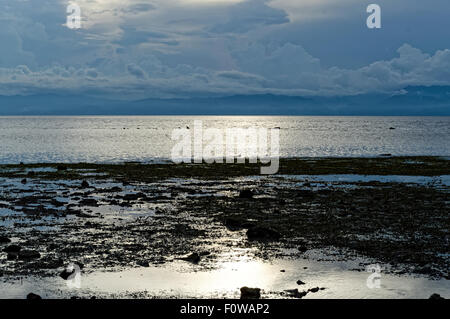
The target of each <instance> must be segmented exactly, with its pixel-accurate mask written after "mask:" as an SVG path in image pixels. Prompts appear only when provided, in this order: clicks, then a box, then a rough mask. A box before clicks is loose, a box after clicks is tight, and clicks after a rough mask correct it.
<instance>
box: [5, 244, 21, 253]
mask: <svg viewBox="0 0 450 319" xmlns="http://www.w3.org/2000/svg"><path fill="white" fill-rule="evenodd" d="M21 249H22V247H20V246H18V245H10V246H8V247H6V248H5V249H3V251H4V252H5V253H18V252H19V251H20V250H21Z"/></svg>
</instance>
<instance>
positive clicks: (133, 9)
mask: <svg viewBox="0 0 450 319" xmlns="http://www.w3.org/2000/svg"><path fill="white" fill-rule="evenodd" d="M155 9H156V6H155V5H154V4H152V3H136V4H132V5H130V6H128V7H126V8H123V9H122V12H125V13H142V12H146V11H151V10H155Z"/></svg>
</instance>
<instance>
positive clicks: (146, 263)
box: [136, 260, 150, 268]
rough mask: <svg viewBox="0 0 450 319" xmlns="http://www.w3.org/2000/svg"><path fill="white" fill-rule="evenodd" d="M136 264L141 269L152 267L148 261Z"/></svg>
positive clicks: (140, 261)
mask: <svg viewBox="0 0 450 319" xmlns="http://www.w3.org/2000/svg"><path fill="white" fill-rule="evenodd" d="M136 264H137V265H138V266H141V267H146V268H148V267H150V264H149V263H148V261H145V260H139V261H138V262H137V263H136Z"/></svg>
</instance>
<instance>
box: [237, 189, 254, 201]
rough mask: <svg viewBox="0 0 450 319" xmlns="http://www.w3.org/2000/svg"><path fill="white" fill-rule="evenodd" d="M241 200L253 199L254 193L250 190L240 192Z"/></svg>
mask: <svg viewBox="0 0 450 319" xmlns="http://www.w3.org/2000/svg"><path fill="white" fill-rule="evenodd" d="M239 198H247V199H249V198H253V192H252V191H251V190H250V189H244V190H242V191H240V193H239Z"/></svg>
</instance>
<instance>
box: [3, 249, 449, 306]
mask: <svg viewBox="0 0 450 319" xmlns="http://www.w3.org/2000/svg"><path fill="white" fill-rule="evenodd" d="M349 267H351V264H350V263H349V262H333V263H330V262H320V263H319V262H315V261H310V260H285V259H281V260H276V261H275V262H272V263H268V262H262V261H256V260H249V259H247V258H246V257H243V258H242V259H241V260H239V261H237V262H225V263H223V264H222V265H221V266H220V267H218V268H217V269H215V270H211V271H199V268H198V266H195V265H191V264H188V263H185V262H181V261H177V262H173V263H171V264H170V265H164V266H162V267H149V268H135V269H128V270H122V271H115V272H113V271H110V272H93V273H91V274H87V275H83V277H82V288H81V289H73V288H69V287H67V285H66V283H65V281H64V280H62V279H61V278H59V277H57V278H46V279H41V278H33V277H29V278H27V279H24V280H23V281H22V280H13V281H8V282H7V283H1V284H0V286H1V293H0V298H24V296H26V295H27V294H28V293H29V292H34V293H40V294H41V295H42V296H43V297H44V298H61V297H62V298H68V297H71V296H79V297H91V296H94V295H95V296H97V297H100V298H102V297H103V298H108V297H115V298H130V297H131V298H134V297H138V298H145V297H159V298H173V297H175V298H239V288H240V287H243V286H249V287H259V288H262V289H263V294H262V297H263V298H284V297H285V296H286V295H285V294H283V291H285V290H287V289H296V288H297V289H298V290H299V291H303V290H308V289H310V288H314V287H323V288H325V289H324V290H320V291H318V292H316V293H309V294H308V295H306V297H304V298H428V297H429V296H430V295H431V294H433V293H439V294H440V295H441V296H443V297H448V296H449V292H450V284H449V282H448V281H447V280H429V279H426V278H424V277H412V276H395V275H388V274H383V273H382V274H381V286H380V288H373V289H370V288H368V287H367V284H366V281H367V278H368V276H369V275H370V274H369V273H367V272H364V271H361V272H358V271H350V270H347V269H349ZM298 280H301V281H303V282H304V283H305V284H304V285H298V284H297V281H298Z"/></svg>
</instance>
